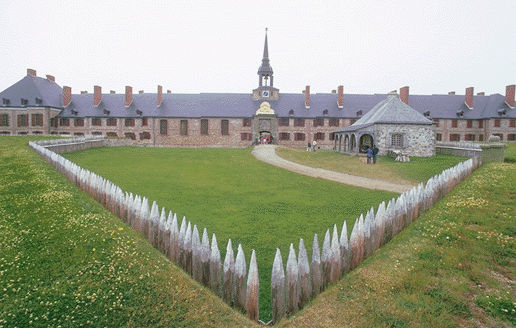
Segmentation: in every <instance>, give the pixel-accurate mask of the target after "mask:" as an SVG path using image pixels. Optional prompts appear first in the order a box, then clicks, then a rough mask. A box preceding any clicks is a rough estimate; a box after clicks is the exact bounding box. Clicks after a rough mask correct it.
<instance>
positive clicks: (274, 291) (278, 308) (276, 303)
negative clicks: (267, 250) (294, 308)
mask: <svg viewBox="0 0 516 328" xmlns="http://www.w3.org/2000/svg"><path fill="white" fill-rule="evenodd" d="M271 301H272V323H277V322H279V321H280V320H281V318H283V316H284V315H285V271H284V270H283V260H282V259H281V252H280V250H279V248H276V256H275V257H274V263H273V264H272V274H271Z"/></svg>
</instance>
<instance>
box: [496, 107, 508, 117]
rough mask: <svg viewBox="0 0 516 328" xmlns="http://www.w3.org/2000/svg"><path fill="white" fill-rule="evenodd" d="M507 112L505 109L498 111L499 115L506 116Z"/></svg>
mask: <svg viewBox="0 0 516 328" xmlns="http://www.w3.org/2000/svg"><path fill="white" fill-rule="evenodd" d="M506 113H507V112H506V111H505V108H502V109H499V110H498V115H500V116H501V115H505V114H506Z"/></svg>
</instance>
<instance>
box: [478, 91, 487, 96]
mask: <svg viewBox="0 0 516 328" xmlns="http://www.w3.org/2000/svg"><path fill="white" fill-rule="evenodd" d="M485 95H486V93H485V92H484V91H482V92H477V96H485Z"/></svg>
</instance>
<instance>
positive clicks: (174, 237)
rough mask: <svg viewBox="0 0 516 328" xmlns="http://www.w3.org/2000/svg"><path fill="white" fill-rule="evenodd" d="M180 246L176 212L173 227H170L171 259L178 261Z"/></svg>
mask: <svg viewBox="0 0 516 328" xmlns="http://www.w3.org/2000/svg"><path fill="white" fill-rule="evenodd" d="M178 248H179V229H178V228H177V215H175V214H174V217H173V219H172V227H171V228H170V251H169V253H170V259H171V260H172V262H174V263H177V255H178V251H179V250H178Z"/></svg>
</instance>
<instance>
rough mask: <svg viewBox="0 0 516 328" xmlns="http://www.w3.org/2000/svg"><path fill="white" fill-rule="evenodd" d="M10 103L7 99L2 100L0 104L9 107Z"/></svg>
mask: <svg viewBox="0 0 516 328" xmlns="http://www.w3.org/2000/svg"><path fill="white" fill-rule="evenodd" d="M10 103H11V101H10V100H9V99H7V98H2V104H4V105H9V104H10Z"/></svg>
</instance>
